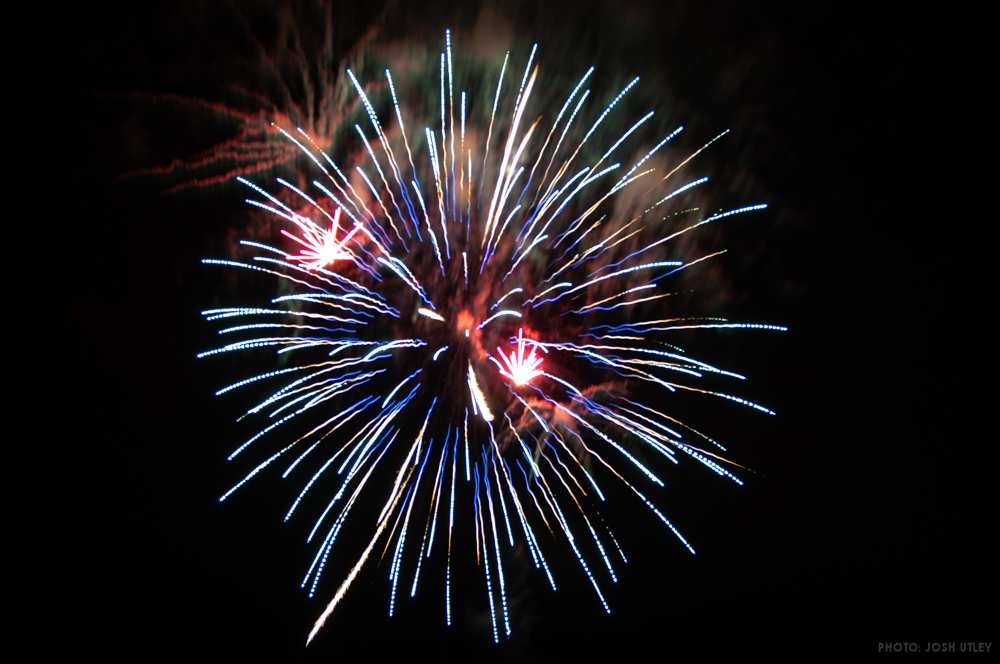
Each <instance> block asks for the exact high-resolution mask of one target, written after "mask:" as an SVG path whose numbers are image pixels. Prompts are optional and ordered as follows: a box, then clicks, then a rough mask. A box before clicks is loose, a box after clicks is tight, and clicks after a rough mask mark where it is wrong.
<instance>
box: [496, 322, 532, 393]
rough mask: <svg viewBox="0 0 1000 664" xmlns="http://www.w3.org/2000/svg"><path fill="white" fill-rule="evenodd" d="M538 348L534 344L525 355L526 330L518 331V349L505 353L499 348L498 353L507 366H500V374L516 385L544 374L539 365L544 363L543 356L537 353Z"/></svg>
mask: <svg viewBox="0 0 1000 664" xmlns="http://www.w3.org/2000/svg"><path fill="white" fill-rule="evenodd" d="M536 350H537V348H536V347H535V346H534V345H532V347H531V352H530V353H528V356H527V357H525V356H524V330H523V329H521V330H518V331H517V350H516V351H511V352H510V355H509V356H507V355H504V353H503V351H502V350H500V349H499V348H497V355H499V356H500V359H501V360H503V362H504V364H506V365H507V368H506V369H504V368H503V367H500V375H502V376H506V377H507V378H509V379H510V380H511V382H513V383H514V384H515V385H526V384H527V383H529V382H531V379H532V378H534V377H535V376H540V375H542V373H543V372H542V371H540V370H539V368H538V367H540V366H541V365H542V358H540V357H537V356H536V355H535V352H536Z"/></svg>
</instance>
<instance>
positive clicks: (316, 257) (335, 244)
mask: <svg viewBox="0 0 1000 664" xmlns="http://www.w3.org/2000/svg"><path fill="white" fill-rule="evenodd" d="M296 225H297V226H298V227H299V228H300V229H302V237H301V238H300V237H297V236H295V235H292V234H291V233H289V232H288V231H286V230H282V231H281V232H282V234H283V235H285V236H286V237H288V238H291V239H292V240H295V241H296V242H298V243H299V244H301V245H302V246H303V247H304V248H303V249H301V250H300V251H299V254H298V255H297V256H289V257H288V259H289V260H292V261H298V262H300V263H305V264H306V267H308V268H309V269H310V270H318V269H320V268H324V267H326V266H327V265H331V264H333V263H335V262H336V261H340V260H350V259H352V258H354V254H352V253H351V252H350V251H349V250H347V249H345V248H344V247H345V245H346V244H347V243H348V242H349V241H350V239H351V238H352V237H354V234H355V233H357V232H358V230H360V228H361V226H360V225H358V226H355V227H354V228H352V229H351V232H349V233H348V234H347V235H345V236H344V237H343V239H341V240H338V239H337V233H338V232H339V230H340V210H339V209H338V210H337V212H336V213H335V214H334V216H333V220H332V221H331V223H330V230H328V231H325V230H323V229H322V228H320V227H319V226H317V225H316V224H314V223H312V222H311V221H309V220H308V219H302V218H299V219H297V220H296Z"/></svg>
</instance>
